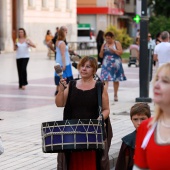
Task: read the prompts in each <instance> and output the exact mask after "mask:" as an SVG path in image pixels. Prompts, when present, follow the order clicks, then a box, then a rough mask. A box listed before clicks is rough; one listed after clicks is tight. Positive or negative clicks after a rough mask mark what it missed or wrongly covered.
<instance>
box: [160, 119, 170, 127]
mask: <svg viewBox="0 0 170 170" xmlns="http://www.w3.org/2000/svg"><path fill="white" fill-rule="evenodd" d="M161 125H162V126H163V127H165V128H170V125H167V124H165V122H164V121H163V119H162V120H161Z"/></svg>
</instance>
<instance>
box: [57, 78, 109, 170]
mask: <svg viewBox="0 0 170 170" xmlns="http://www.w3.org/2000/svg"><path fill="white" fill-rule="evenodd" d="M76 82H77V81H75V80H73V81H70V83H69V93H68V97H67V102H66V106H65V108H64V118H63V119H64V120H66V119H97V118H98V117H99V113H98V98H97V84H96V85H95V87H94V88H92V89H90V90H81V89H78V88H77V87H76ZM109 123H110V121H109ZM107 126H108V123H107ZM108 127H109V128H110V130H109V131H110V133H109V134H111V136H112V129H111V125H110V124H109V126H108ZM106 131H107V130H106ZM110 140H111V138H110ZM109 143H110V142H109ZM108 148H109V147H108ZM87 152H88V151H87ZM71 154H72V153H67V154H65V158H66V160H65V163H66V166H65V167H67V168H66V169H69V168H68V167H69V166H70V164H69V162H70V159H71V156H72V155H71ZM92 154H94V153H92ZM107 154H108V152H107ZM59 156H60V154H59ZM60 157H61V158H60ZM60 157H59V158H58V164H60V165H62V166H63V162H62V161H61V160H60V159H62V158H63V156H60ZM101 157H102V153H98V152H97V153H96V152H95V159H96V162H95V163H96V168H97V170H101V169H102V168H101V163H100V161H101ZM77 159H78V158H77ZM72 160H74V159H72ZM105 161H106V162H108V163H109V159H108V157H106V160H105ZM71 164H74V163H73V162H71ZM102 164H103V163H102ZM106 164H107V163H106ZM103 165H104V164H103ZM58 169H62V168H58ZM63 169H64V168H63ZM105 170H107V168H105ZM108 170H109V165H108Z"/></svg>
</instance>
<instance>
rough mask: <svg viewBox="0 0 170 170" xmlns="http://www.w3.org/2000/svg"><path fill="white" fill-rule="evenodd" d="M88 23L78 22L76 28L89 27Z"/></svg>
mask: <svg viewBox="0 0 170 170" xmlns="http://www.w3.org/2000/svg"><path fill="white" fill-rule="evenodd" d="M90 27H91V25H90V24H78V28H90Z"/></svg>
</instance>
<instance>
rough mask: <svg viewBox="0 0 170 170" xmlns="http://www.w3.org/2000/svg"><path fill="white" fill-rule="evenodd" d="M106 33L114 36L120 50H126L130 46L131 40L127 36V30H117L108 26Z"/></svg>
mask: <svg viewBox="0 0 170 170" xmlns="http://www.w3.org/2000/svg"><path fill="white" fill-rule="evenodd" d="M107 31H111V32H113V33H114V35H115V40H117V41H119V42H120V43H121V44H122V48H123V49H126V48H128V47H129V46H130V44H132V42H133V40H132V38H131V37H130V36H129V35H128V34H127V30H126V29H124V28H122V29H117V28H116V27H115V26H113V25H110V26H109V27H108V28H107V29H106V32H107Z"/></svg>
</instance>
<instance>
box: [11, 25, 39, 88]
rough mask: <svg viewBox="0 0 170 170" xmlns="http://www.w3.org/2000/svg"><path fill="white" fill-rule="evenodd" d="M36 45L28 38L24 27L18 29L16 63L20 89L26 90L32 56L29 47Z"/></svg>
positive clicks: (15, 46) (15, 48) (15, 47)
mask: <svg viewBox="0 0 170 170" xmlns="http://www.w3.org/2000/svg"><path fill="white" fill-rule="evenodd" d="M30 47H34V48H35V47H36V46H35V44H34V43H33V42H32V41H31V40H30V39H28V38H27V35H26V31H25V29H24V28H19V29H18V38H17V39H16V42H15V45H14V50H16V63H17V70H18V78H19V89H22V90H25V86H26V85H27V84H28V81H27V65H28V61H29V58H30V54H29V48H30Z"/></svg>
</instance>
